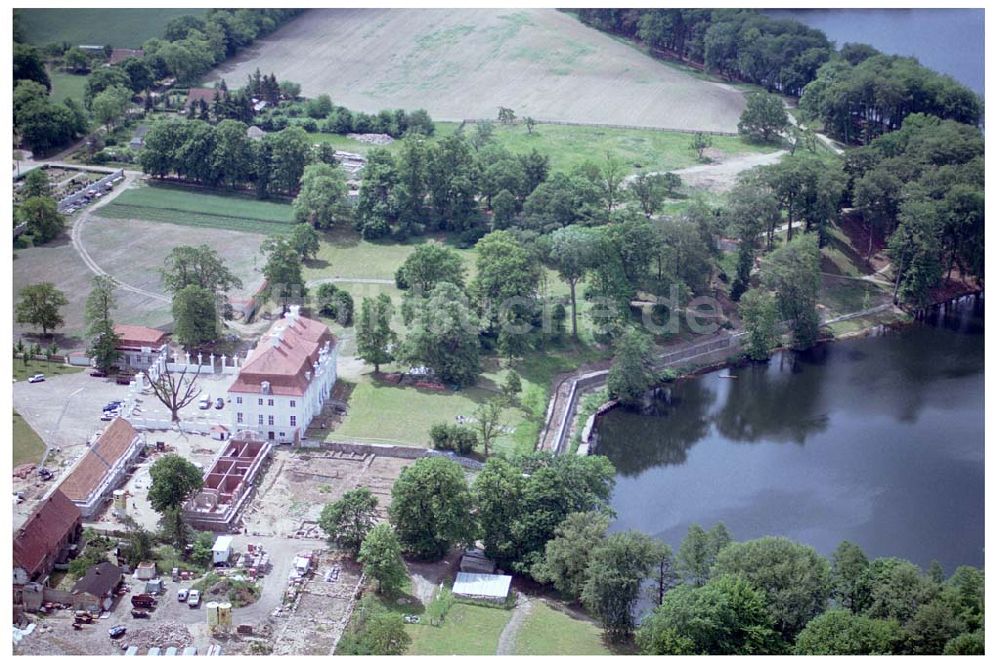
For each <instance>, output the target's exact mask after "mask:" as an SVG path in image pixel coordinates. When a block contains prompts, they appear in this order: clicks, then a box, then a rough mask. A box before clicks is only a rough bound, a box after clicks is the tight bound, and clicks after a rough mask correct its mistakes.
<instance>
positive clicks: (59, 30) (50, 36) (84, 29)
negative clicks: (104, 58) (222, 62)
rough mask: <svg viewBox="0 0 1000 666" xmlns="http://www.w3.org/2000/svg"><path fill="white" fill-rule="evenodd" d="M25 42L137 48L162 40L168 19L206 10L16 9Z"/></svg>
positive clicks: (113, 8)
mask: <svg viewBox="0 0 1000 666" xmlns="http://www.w3.org/2000/svg"><path fill="white" fill-rule="evenodd" d="M15 11H16V12H17V15H18V16H19V17H20V18H19V20H20V21H21V27H22V29H23V30H24V36H25V39H26V40H27V41H28V42H29V43H32V44H49V43H52V42H69V43H70V44H72V45H74V46H76V45H78V44H94V45H101V46H104V45H105V44H110V45H111V46H115V47H119V48H139V47H140V46H142V44H143V42H145V41H147V40H149V39H153V38H154V37H162V36H163V29H164V28H166V27H167V23H168V22H170V20H171V19H173V18H177V17H178V16H185V15H189V14H193V15H199V14H204V13H205V12H207V11H208V9H206V8H184V7H175V8H167V7H156V8H153V7H151V8H148V9H146V8H143V9H136V8H124V7H104V8H99V9H98V8H90V9H17V10H15Z"/></svg>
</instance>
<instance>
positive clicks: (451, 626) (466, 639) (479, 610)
mask: <svg viewBox="0 0 1000 666" xmlns="http://www.w3.org/2000/svg"><path fill="white" fill-rule="evenodd" d="M510 616H511V611H509V610H506V609H504V608H487V607H485V606H471V605H469V604H463V603H456V604H455V605H454V606H452V607H451V610H450V611H448V616H447V617H446V618H445V621H444V623H443V624H441V625H440V626H437V627H434V626H431V625H429V624H411V625H407V631H409V633H410V637H411V638H412V639H413V643H412V644H411V645H410V651H409V654H413V655H418V654H420V655H423V654H428V655H448V654H461V655H478V654H496V651H497V642H498V641H499V639H500V633H501V632H502V631H503V628H504V627H505V626H507V622H508V621H509V620H510Z"/></svg>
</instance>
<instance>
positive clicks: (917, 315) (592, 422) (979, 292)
mask: <svg viewBox="0 0 1000 666" xmlns="http://www.w3.org/2000/svg"><path fill="white" fill-rule="evenodd" d="M985 294H986V290H985V289H982V288H980V289H974V290H971V291H968V292H965V293H962V294H958V295H955V296H950V297H949V298H947V299H945V300H942V301H938V302H935V303H932V304H929V305H926V306H923V307H921V308H915V309H913V310H909V311H908V310H904V309H902V308H900V307H898V306H894V307H892V308H889V309H887V310H884V311H882V312H879V313H875V314H874V315H871V316H872V322H871V323H870V324H869V325H867V326H865V327H863V328H861V329H858V330H855V331H844V332H842V333H834V334H832V335H828V336H825V337H820V338H819V339H818V340H817V341H816V345H819V344H824V343H827V344H828V343H834V342H840V341H844V340H853V339H857V338H867V337H871V336H872V335H877V334H879V333H880V332H882V331H885V330H893V331H895V330H900V329H903V328H905V327H909V326H913V325H914V324H916V323H917V322H920V321H924V320H925V319H926V318H927V316H928V315H929V314H930V313H931V312H932V311H937V310H939V309H940V308H942V307H945V308H947V307H948V306H949V305H952V304H954V303H957V302H958V301H960V300H962V299H964V298H968V297H969V296H975V297H977V298H978V297H985ZM886 313H889V314H890V315H891V316H886ZM900 315H903V316H904V317H906V318H907V319H900V318H899V316H900ZM825 325H826V324H824V326H825ZM816 345H814V346H816ZM790 350H791V347H789V346H788V345H786V344H782V345H780V346H778V347H775V348H774V349H772V350H771V355H772V356H773V355H774V354H777V353H779V352H783V351H790ZM751 362H752V361H750V360H748V359H746V358H745V357H741V358H739V359H738V360H736V361H733V360H732V357H729V358H726V359H723V360H715V361H711V362H708V363H705V364H704V365H696V367H694V368H689V369H686V370H685V371H684V372H681V373H680V374H678V375H677V376H676V377H674V378H673V379H671V380H670V381H669V382H660V383H657V384H655V385H653V386H650V388H649V391H650V392H653V391H656V390H657V389H659V388H661V387H663V386H664V385H666V384H668V383H673V382H676V381H679V380H682V379H690V378H692V377H698V376H700V375H705V374H708V373H710V372H715V371H717V370H721V369H722V368H726V367H734V366H735V367H743V366H745V365H747V364H749V363H751ZM602 386H603V385H602ZM597 388H600V387H594V388H593V389H591V390H590V391H588V392H587V394H592V393H593V391H594V390H595V389H597ZM585 395H586V394H585ZM578 405H579V403H578ZM618 407H619V404H618V401H617V400H608V401H606V402H604V403H603V404H601V406H600V407H599V408H598V409H597V410H596V411H595V412H594V413H592V414H590V415H589V416H588V417H587V419H586V421H585V423H584V425H583V427H582V428H581V429H580V431H579V433H575V432H573V433H570V435H571V436H572V435H574V434H576V435H577V437H576V438H575V439H572V440H571V441H570V442H569V443H568V444H567V447H566V448H567V451H566V453H568V452H569V450H570V449H571V448H572V446H573V445H574V444H575V445H576V454H577V455H591V454H593V453H594V449H595V448H596V447H597V444H598V442H597V441H596V434H595V430H596V428H597V426H598V424H599V423H600V419H601V417H602V416H604V415H605V414H607V413H608V412H610V411H612V410H614V409H618ZM577 411H578V410H574V412H577ZM575 416H576V418H577V419H579V418H580V417H581V416H582V415H581V414H575Z"/></svg>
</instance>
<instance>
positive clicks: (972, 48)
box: [765, 9, 986, 95]
mask: <svg viewBox="0 0 1000 666" xmlns="http://www.w3.org/2000/svg"><path fill="white" fill-rule="evenodd" d="M765 13H766V14H768V15H769V16H774V17H775V18H790V19H795V20H796V21H799V22H801V23H805V24H806V25H808V26H810V27H812V28H818V29H820V30H822V31H823V32H825V33H826V36H827V39H830V40H833V41H835V42H836V43H837V46H838V47H840V46H841V45H842V44H844V43H845V42H861V43H863V44H871V45H872V46H874V47H875V48H877V49H878V50H880V51H882V52H884V53H891V54H894V55H902V56H914V57H916V58H917V59H918V60H919V61H920V62H921V64H923V65H926V66H927V67H930V68H931V69H933V70H936V71H938V72H941V73H943V74H949V75H951V76H952V77H954V78H955V79H956V80H957V81H959V82H961V83H964V84H965V85H967V86H969V87H970V88H972V89H973V90H975V91H976V92H977V93H979V94H980V95H983V94H984V92H985V90H986V73H985V72H986V28H985V12H984V11H983V10H982V9H773V10H767V11H766V12H765Z"/></svg>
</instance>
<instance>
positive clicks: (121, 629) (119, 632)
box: [108, 624, 126, 638]
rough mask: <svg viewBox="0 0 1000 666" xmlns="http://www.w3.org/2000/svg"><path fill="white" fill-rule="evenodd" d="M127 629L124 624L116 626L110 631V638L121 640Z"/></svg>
mask: <svg viewBox="0 0 1000 666" xmlns="http://www.w3.org/2000/svg"><path fill="white" fill-rule="evenodd" d="M125 631H126V627H125V625H124V624H116V625H115V626H113V627H111V628H110V629H108V636H110V637H111V638H121V637H122V636H124V635H125Z"/></svg>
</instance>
